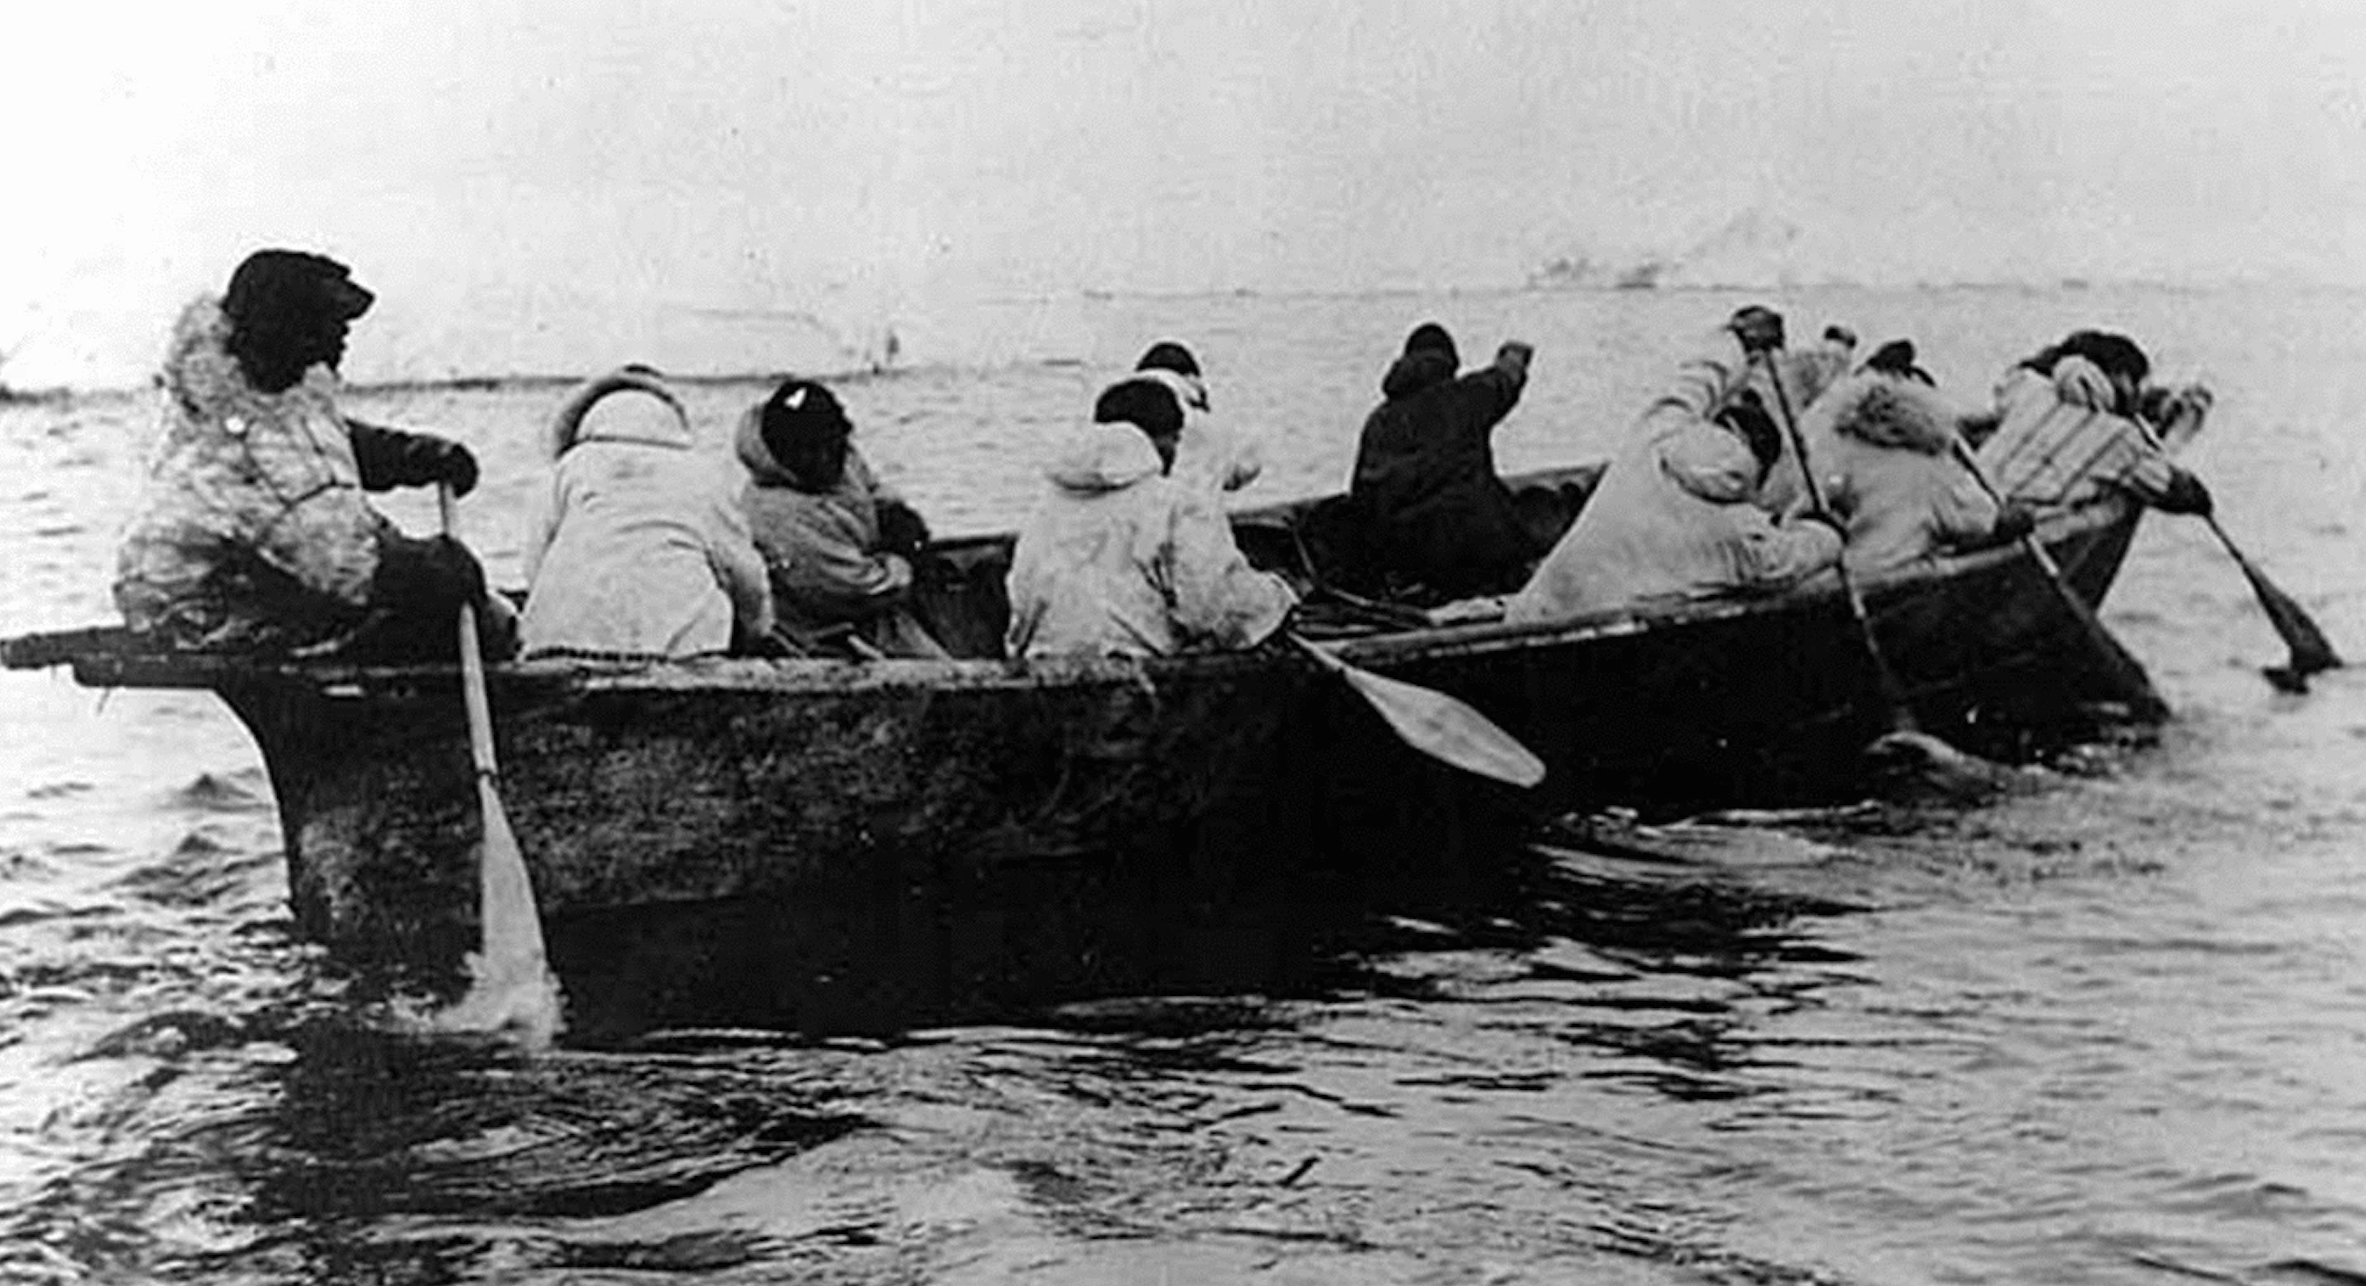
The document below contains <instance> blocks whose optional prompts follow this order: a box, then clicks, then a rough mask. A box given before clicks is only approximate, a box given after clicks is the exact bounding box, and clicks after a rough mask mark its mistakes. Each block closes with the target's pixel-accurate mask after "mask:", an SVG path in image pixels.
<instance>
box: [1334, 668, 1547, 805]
mask: <svg viewBox="0 0 2366 1286" xmlns="http://www.w3.org/2000/svg"><path fill="white" fill-rule="evenodd" d="M1290 641H1291V642H1293V643H1296V644H1297V645H1298V646H1300V647H1302V648H1304V649H1306V654H1307V655H1308V656H1311V657H1313V658H1314V659H1315V662H1316V663H1317V664H1319V665H1321V666H1322V667H1323V668H1324V669H1326V670H1329V671H1330V672H1331V673H1333V674H1336V675H1338V676H1339V677H1341V678H1343V679H1345V680H1347V685H1348V686H1349V687H1350V688H1353V689H1354V690H1355V692H1356V695H1358V696H1360V697H1362V698H1363V699H1364V700H1365V701H1366V702H1368V703H1369V704H1370V705H1371V707H1372V708H1373V709H1374V710H1376V711H1378V712H1379V714H1380V717H1381V718H1382V719H1385V720H1387V721H1388V726H1389V728H1390V729H1391V730H1393V731H1394V732H1395V733H1396V734H1397V737H1398V738H1399V739H1400V740H1402V741H1403V742H1404V743H1405V744H1406V745H1408V746H1411V747H1413V748H1414V749H1415V750H1418V751H1420V752H1421V753H1423V754H1425V755H1428V756H1429V757H1430V758H1432V759H1436V760H1438V761H1439V762H1441V763H1447V764H1452V765H1453V766H1454V767H1456V768H1460V769H1462V770H1463V771H1465V772H1473V773H1477V774H1478V775H1480V776H1482V777H1492V778H1494V779H1495V780H1496V781H1500V782H1505V783H1508V784H1510V785H1513V786H1520V787H1530V786H1534V785H1536V784H1537V783H1538V782H1540V781H1543V780H1544V772H1545V766H1544V761H1543V760H1542V759H1539V758H1537V757H1536V753H1535V752H1534V751H1532V750H1530V749H1529V748H1528V747H1526V746H1523V745H1521V744H1520V741H1519V739H1518V738H1517V737H1514V736H1513V735H1512V734H1510V733H1508V732H1505V731H1504V730H1503V729H1501V728H1499V727H1496V726H1495V724H1494V722H1493V721H1491V720H1489V719H1488V718H1487V716H1485V715H1483V714H1480V713H1479V712H1478V711H1476V710H1474V709H1472V708H1471V707H1470V706H1468V705H1466V704H1464V703H1463V702H1462V701H1460V700H1457V699H1456V698H1454V697H1450V696H1448V695H1446V694H1445V693H1443V692H1438V691H1434V690H1432V689H1429V688H1424V687H1421V686H1419V685H1417V684H1411V683H1407V682H1405V681H1403V680H1402V679H1392V678H1389V677H1388V676H1386V675H1381V674H1374V673H1372V672H1371V671H1370V670H1365V669H1360V668H1358V667H1356V666H1352V665H1349V664H1348V663H1347V662H1345V661H1342V660H1340V659H1339V658H1338V657H1336V656H1333V655H1331V653H1329V652H1327V651H1325V650H1323V649H1322V648H1320V647H1317V646H1316V645H1315V644H1313V643H1311V642H1309V641H1307V640H1306V639H1304V638H1302V637H1300V636H1298V635H1296V634H1292V635H1291V636H1290Z"/></svg>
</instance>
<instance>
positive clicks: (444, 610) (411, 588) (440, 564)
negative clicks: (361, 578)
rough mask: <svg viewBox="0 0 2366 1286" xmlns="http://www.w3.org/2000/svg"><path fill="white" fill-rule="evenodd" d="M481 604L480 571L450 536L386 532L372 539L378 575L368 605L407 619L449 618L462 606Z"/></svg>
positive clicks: (473, 557)
mask: <svg viewBox="0 0 2366 1286" xmlns="http://www.w3.org/2000/svg"><path fill="white" fill-rule="evenodd" d="M484 600H485V569H484V567H483V566H482V565H480V564H479V563H478V562H477V560H476V555H474V554H472V553H470V552H468V548H467V547H466V546H464V545H462V544H461V543H460V542H459V541H457V540H454V539H452V538H451V537H450V536H436V537H433V538H430V539H427V540H414V539H412V538H411V537H409V536H403V535H397V534H395V533H393V532H387V533H384V534H382V535H380V536H379V538H378V574H377V576H376V578H375V579H373V580H372V582H371V584H370V605H371V606H373V607H382V608H385V609H387V610H389V611H392V612H395V613H398V614H402V615H411V614H417V615H421V616H432V617H443V616H451V615H455V614H457V613H458V612H459V610H460V605H461V604H462V603H482V602H483V601H484Z"/></svg>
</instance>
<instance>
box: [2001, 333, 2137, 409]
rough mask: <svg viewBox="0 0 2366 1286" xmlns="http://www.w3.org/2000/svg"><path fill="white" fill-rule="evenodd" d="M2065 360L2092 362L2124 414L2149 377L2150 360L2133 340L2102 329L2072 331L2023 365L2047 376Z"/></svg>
mask: <svg viewBox="0 0 2366 1286" xmlns="http://www.w3.org/2000/svg"><path fill="white" fill-rule="evenodd" d="M2066 357H2083V358H2085V359H2086V360H2088V361H2090V362H2093V363H2094V364H2095V366H2096V367H2097V368H2098V369H2100V370H2101V371H2102V372H2103V374H2104V376H2105V378H2107V379H2109V380H2110V381H2111V385H2112V390H2113V392H2114V395H2115V397H2116V398H2117V405H2116V406H2115V408H2114V409H2116V410H2117V411H2119V413H2121V414H2123V415H2126V414H2130V413H2132V412H2133V411H2134V410H2135V407H2136V399H2137V396H2138V394H2139V393H2140V391H2141V390H2142V389H2143V387H2144V381H2145V380H2146V379H2147V378H2148V377H2150V376H2151V374H2152V361H2151V359H2150V358H2147V357H2146V356H2145V355H2144V350H2143V349H2141V348H2138V347H2137V346H2136V341H2135V340H2132V339H2130V338H2128V337H2127V336H2125V335H2118V334H2114V333H2112V332H2110V331H2102V330H2078V331H2072V332H2071V333H2070V334H2068V335H2066V336H2064V337H2063V339H2062V342H2061V343H2059V344H2056V345H2054V346H2053V347H2051V348H2048V349H2046V350H2045V351H2043V352H2041V353H2039V354H2037V355H2036V356H2034V357H2032V358H2030V359H2029V360H2028V361H2026V362H2023V363H2021V364H2022V365H2023V366H2026V367H2028V368H2030V369H2031V370H2034V371H2037V372H2039V373H2040V374H2044V375H2051V374H2053V373H2054V367H2055V365H2056V364H2058V363H2060V362H2061V361H2062V359H2063V358H2066Z"/></svg>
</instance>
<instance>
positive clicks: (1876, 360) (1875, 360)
mask: <svg viewBox="0 0 2366 1286" xmlns="http://www.w3.org/2000/svg"><path fill="white" fill-rule="evenodd" d="M1914 358H1915V354H1914V341H1913V340H1911V339H1893V340H1891V341H1890V342H1888V343H1886V344H1883V345H1882V346H1881V347H1879V348H1877V349H1874V350H1873V356H1871V357H1868V358H1866V359H1865V364H1864V365H1863V366H1862V367H1860V368H1858V372H1859V373H1860V374H1862V373H1863V372H1865V371H1872V372H1875V373H1877V374H1881V375H1887V376H1889V377H1891V378H1892V379H1900V380H1914V381H1917V382H1919V383H1922V384H1926V385H1930V386H1932V387H1936V386H1937V384H1938V381H1936V380H1934V379H1932V378H1931V373H1930V372H1929V371H1926V370H1924V369H1922V367H1920V366H1918V365H1916V364H1915V360H1914Z"/></svg>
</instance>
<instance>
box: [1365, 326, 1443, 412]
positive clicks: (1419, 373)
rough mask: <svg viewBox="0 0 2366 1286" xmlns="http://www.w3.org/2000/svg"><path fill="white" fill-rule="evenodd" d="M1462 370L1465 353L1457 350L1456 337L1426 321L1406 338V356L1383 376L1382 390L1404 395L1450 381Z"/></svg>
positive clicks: (1394, 395)
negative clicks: (1455, 345)
mask: <svg viewBox="0 0 2366 1286" xmlns="http://www.w3.org/2000/svg"><path fill="white" fill-rule="evenodd" d="M1461 369H1462V355H1461V354H1460V353H1457V352H1456V351H1455V350H1454V337H1453V336H1452V335H1449V334H1447V333H1446V328H1445V327H1443V326H1440V325H1439V324H1437V323H1436V322H1423V323H1421V324H1420V325H1419V326H1416V327H1414V328H1413V333H1412V334H1410V335H1407V336H1406V337H1405V352H1404V355H1403V356H1401V357H1399V358H1397V360H1396V362H1395V363H1394V364H1393V365H1391V366H1390V367H1389V368H1388V374H1387V375H1384V376H1382V377H1381V380H1380V392H1381V394H1382V395H1383V396H1385V397H1392V398H1394V397H1405V396H1408V395H1410V394H1414V393H1419V392H1421V391H1422V390H1423V389H1426V388H1431V387H1434V386H1436V385H1439V384H1444V383H1447V382H1448V381H1450V380H1452V379H1453V378H1454V374H1455V372H1457V371H1459V370H1461Z"/></svg>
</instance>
